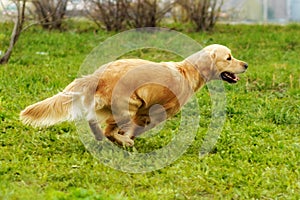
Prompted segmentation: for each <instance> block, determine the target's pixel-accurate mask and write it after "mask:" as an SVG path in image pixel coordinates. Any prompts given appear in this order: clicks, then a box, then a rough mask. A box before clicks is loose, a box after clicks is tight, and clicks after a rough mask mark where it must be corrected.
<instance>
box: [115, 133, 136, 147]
mask: <svg viewBox="0 0 300 200" xmlns="http://www.w3.org/2000/svg"><path fill="white" fill-rule="evenodd" d="M114 138H115V139H116V141H117V142H118V143H119V144H120V145H123V146H127V147H132V146H133V145H134V141H133V140H132V139H130V138H129V137H128V136H127V135H120V134H116V135H115V137H114Z"/></svg>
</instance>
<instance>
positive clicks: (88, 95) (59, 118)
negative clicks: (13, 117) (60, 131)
mask: <svg viewBox="0 0 300 200" xmlns="http://www.w3.org/2000/svg"><path fill="white" fill-rule="evenodd" d="M97 85H98V79H97V78H95V77H93V76H86V77H83V78H79V79H75V80H74V81H73V82H72V83H71V84H69V85H68V86H67V87H66V88H65V89H64V91H63V92H60V93H58V94H56V95H54V96H52V97H50V98H47V99H45V100H43V101H40V102H37V103H35V104H33V105H30V106H28V107H27V108H25V109H24V110H23V111H22V112H21V113H20V119H21V121H22V122H23V123H24V124H28V125H32V126H35V127H42V126H50V125H53V124H56V123H59V122H63V121H71V120H75V119H78V118H80V117H82V116H83V115H84V114H85V112H86V111H88V110H90V109H92V107H93V106H94V94H95V91H96V89H97ZM89 112H90V111H89Z"/></svg>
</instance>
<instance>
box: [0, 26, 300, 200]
mask: <svg viewBox="0 0 300 200" xmlns="http://www.w3.org/2000/svg"><path fill="white" fill-rule="evenodd" d="M78 26H80V25H78ZM78 26H76V25H74V26H73V27H71V28H70V29H69V31H66V32H55V31H54V32H47V31H43V30H41V29H39V28H36V27H33V28H31V29H29V30H28V31H26V32H24V33H23V34H22V35H21V38H20V40H19V42H18V43H17V46H16V48H15V51H14V53H13V55H12V58H11V60H10V62H9V64H7V65H4V66H0V199H22V200H23V199H33V198H34V199H295V200H296V199H300V128H299V122H300V121H299V118H300V59H299V55H300V38H299V33H300V25H288V26H275V25H268V26H263V25H218V26H217V27H216V30H215V32H214V33H189V32H185V30H184V29H182V32H183V33H185V34H187V35H188V36H190V37H191V38H193V39H195V40H196V41H198V42H199V43H200V44H202V45H208V44H212V43H220V44H224V45H226V46H228V47H230V48H231V49H232V52H233V55H234V56H235V57H236V58H239V59H241V60H245V61H247V62H248V64H249V70H248V71H247V73H245V74H243V75H241V76H240V78H241V80H240V82H239V83H238V84H236V85H229V84H225V89H226V96H227V105H226V112H227V117H226V122H225V125H224V127H223V130H222V132H221V133H220V138H219V139H218V142H217V144H216V146H215V148H214V150H213V151H212V152H211V153H210V154H209V155H208V156H205V157H204V158H201V159H200V158H199V148H200V146H201V144H202V140H203V137H204V135H205V133H206V131H207V128H208V125H209V123H210V119H211V102H210V96H209V94H208V90H207V88H206V87H205V88H203V89H202V90H201V91H199V92H198V93H197V98H198V101H199V108H200V110H199V114H200V121H199V125H200V128H199V129H198V132H197V134H196V137H195V140H194V142H193V143H192V144H191V146H190V147H189V148H188V149H187V151H186V152H185V153H184V154H183V156H181V157H180V158H179V159H178V160H177V161H175V162H174V163H172V164H171V165H169V166H167V167H165V168H163V169H160V170H156V171H153V172H148V173H140V174H132V173H125V172H121V171H117V170H115V169H112V168H110V167H107V166H105V165H104V164H102V163H101V162H99V161H98V160H97V159H96V158H94V157H93V156H92V155H91V154H90V153H89V152H88V151H87V150H86V148H85V147H84V145H83V144H82V142H81V141H80V139H79V137H78V134H77V131H76V127H75V125H74V123H62V124H60V125H56V126H52V127H49V128H42V129H38V128H33V127H28V126H24V125H23V124H22V123H21V122H20V121H19V112H20V111H21V110H22V109H24V108H25V107H26V106H28V105H30V104H32V103H35V102H37V101H39V100H42V99H44V98H47V97H50V96H52V95H54V94H56V93H57V92H58V91H61V90H62V89H63V88H64V87H65V86H66V85H67V84H68V83H70V82H71V81H72V80H73V79H74V78H76V77H77V72H78V69H79V67H80V65H81V63H82V62H83V61H84V59H85V57H86V56H87V55H88V54H89V53H90V51H91V50H92V49H93V48H94V47H96V46H98V44H99V43H100V42H102V41H104V40H105V39H106V38H109V37H110V36H112V35H113V33H106V32H102V31H99V32H97V33H94V31H93V28H89V27H78ZM11 30H12V25H10V24H0V51H1V50H2V51H4V50H5V48H6V47H7V45H8V42H9V36H10V31H11ZM179 48H180V47H179ZM126 56H127V57H140V58H145V59H150V60H155V61H169V60H178V59H179V58H178V57H177V56H174V55H171V54H170V53H166V52H162V51H155V50H147V49H146V50H145V49H144V50H138V51H134V52H131V53H129V54H128V55H124V57H126ZM171 125H172V124H171ZM171 125H170V123H169V124H168V123H167V124H166V126H171ZM165 138H170V137H168V136H166V135H164V133H163V135H162V136H161V137H154V138H150V139H149V140H148V139H143V138H141V139H137V140H136V150H137V151H141V152H143V151H148V150H149V149H150V150H151V149H152V150H153V149H155V148H158V147H160V146H161V144H164V143H166V142H165Z"/></svg>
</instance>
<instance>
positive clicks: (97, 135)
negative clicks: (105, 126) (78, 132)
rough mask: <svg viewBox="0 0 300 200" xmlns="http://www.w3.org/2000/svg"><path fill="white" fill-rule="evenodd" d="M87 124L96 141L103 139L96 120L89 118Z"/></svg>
mask: <svg viewBox="0 0 300 200" xmlns="http://www.w3.org/2000/svg"><path fill="white" fill-rule="evenodd" d="M89 126H90V129H91V130H92V132H93V134H94V136H95V139H96V140H98V141H101V140H103V138H104V134H103V132H102V130H101V129H100V127H99V125H98V122H97V120H90V121H89Z"/></svg>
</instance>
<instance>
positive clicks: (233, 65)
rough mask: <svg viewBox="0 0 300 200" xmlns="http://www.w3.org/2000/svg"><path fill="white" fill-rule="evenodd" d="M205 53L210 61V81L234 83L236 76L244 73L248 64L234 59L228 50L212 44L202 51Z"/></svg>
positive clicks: (236, 79)
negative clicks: (212, 74) (218, 80)
mask: <svg viewBox="0 0 300 200" xmlns="http://www.w3.org/2000/svg"><path fill="white" fill-rule="evenodd" d="M203 50H204V51H205V52H207V53H208V54H209V56H210V58H211V61H212V65H211V67H212V69H211V70H212V72H214V76H213V77H212V79H222V80H224V81H226V82H228V83H236V82H237V81H238V80H239V78H238V76H237V74H240V73H244V72H245V71H246V70H247V68H248V64H247V63H246V62H244V61H241V60H238V59H236V58H234V57H233V56H232V54H231V51H230V49H229V48H227V47H225V46H222V45H219V44H214V45H210V46H207V47H205V48H204V49H203Z"/></svg>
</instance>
